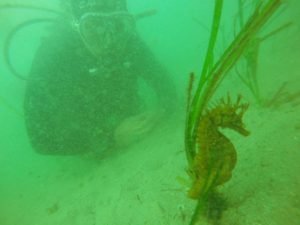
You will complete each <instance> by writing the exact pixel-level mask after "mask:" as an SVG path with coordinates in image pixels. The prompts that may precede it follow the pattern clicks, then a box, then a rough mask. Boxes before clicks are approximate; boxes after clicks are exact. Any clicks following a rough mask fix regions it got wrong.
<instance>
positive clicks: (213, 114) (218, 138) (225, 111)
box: [188, 97, 249, 199]
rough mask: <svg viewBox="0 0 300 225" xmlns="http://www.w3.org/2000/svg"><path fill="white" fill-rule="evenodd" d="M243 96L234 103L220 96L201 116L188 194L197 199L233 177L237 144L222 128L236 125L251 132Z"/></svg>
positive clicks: (245, 131)
mask: <svg viewBox="0 0 300 225" xmlns="http://www.w3.org/2000/svg"><path fill="white" fill-rule="evenodd" d="M240 100H241V97H238V100H237V102H236V103H235V104H231V101H230V98H229V97H228V102H225V101H224V100H221V101H220V103H219V104H218V105H217V106H216V107H215V108H213V109H212V110H208V111H207V112H206V113H205V114H204V115H203V116H202V119H201V120H200V122H199V125H198V129H197V149H198V152H197V153H196V156H195V158H194V161H193V165H192V168H190V174H191V176H192V179H193V184H192V187H191V188H190V190H189V192H188V195H189V197H191V198H195V199H197V198H199V196H201V195H202V194H204V193H207V192H208V191H209V190H210V189H211V188H215V187H216V186H218V185H221V184H224V183H225V182H227V181H228V180H230V178H231V176H232V171H233V169H234V167H235V165H236V162H237V154H236V150H235V147H234V145H233V144H232V143H231V141H230V140H229V139H228V138H227V137H225V135H223V134H222V133H221V132H220V131H219V128H220V127H222V128H230V129H234V130H235V131H237V132H239V133H240V134H242V135H245V136H247V135H248V134H249V132H248V131H247V130H246V129H245V128H244V124H243V123H242V117H243V114H244V112H245V111H246V109H247V108H248V104H241V105H240V104H239V103H240Z"/></svg>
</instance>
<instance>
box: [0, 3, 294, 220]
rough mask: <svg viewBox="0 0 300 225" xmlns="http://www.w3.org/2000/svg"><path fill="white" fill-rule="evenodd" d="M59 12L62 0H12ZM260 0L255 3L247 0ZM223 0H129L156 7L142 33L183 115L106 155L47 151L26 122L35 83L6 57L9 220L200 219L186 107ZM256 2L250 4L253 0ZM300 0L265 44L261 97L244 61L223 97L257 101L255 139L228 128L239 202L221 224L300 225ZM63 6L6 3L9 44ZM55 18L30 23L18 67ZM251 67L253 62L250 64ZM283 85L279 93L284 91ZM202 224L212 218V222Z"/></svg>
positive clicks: (4, 146) (234, 197)
mask: <svg viewBox="0 0 300 225" xmlns="http://www.w3.org/2000/svg"><path fill="white" fill-rule="evenodd" d="M237 2H238V1H234V0H229V1H224V11H223V15H222V24H221V29H220V35H219V39H218V43H217V47H216V50H217V54H221V52H222V51H223V50H224V46H227V44H229V43H230V41H231V40H232V38H233V37H234V33H235V31H234V23H235V18H236V17H237V13H238V4H237ZM6 3H10V4H13V3H15V4H24V5H26V4H28V5H35V6H41V7H46V8H51V9H57V10H59V9H60V1H54V0H53V1H50V0H48V1H46V0H43V1H42V0H40V1H5V0H1V2H0V5H3V4H6ZM247 5H251V1H246V11H247V10H248V8H247ZM213 6H214V1H210V0H201V1H200V0H189V1H184V0H178V1H163V0H153V1H141V0H140V1H138V0H129V1H128V8H129V11H130V12H132V13H139V12H142V11H145V10H148V9H156V10H157V14H156V15H154V16H152V17H149V18H146V19H144V20H142V21H140V22H138V24H137V28H138V31H139V33H140V34H141V36H142V38H143V39H144V40H145V42H146V43H147V45H148V46H149V48H150V49H151V50H152V51H153V53H154V54H155V56H156V57H157V59H158V60H159V61H160V62H161V63H163V64H164V65H165V66H166V67H167V69H168V70H169V72H170V74H171V75H172V80H173V81H174V82H175V85H176V89H177V93H178V97H177V98H176V99H175V98H174V101H177V105H178V107H177V108H176V112H174V113H173V115H172V119H171V120H170V121H169V122H168V123H167V124H163V125H161V126H160V127H157V128H155V131H154V132H152V133H151V134H150V135H148V136H147V137H146V138H143V139H142V140H140V141H139V142H137V143H134V144H133V145H131V146H128V147H126V148H123V149H118V151H117V152H114V153H113V154H112V155H109V156H107V157H105V158H104V159H102V160H101V161H96V160H92V159H90V158H86V157H80V156H45V155H39V154H37V153H36V152H34V150H33V149H32V147H31V145H30V143H29V140H28V137H27V133H26V128H25V124H24V118H23V100H24V90H25V87H26V81H23V80H20V79H18V78H17V77H15V76H14V75H13V74H12V73H11V71H9V69H8V67H7V65H6V64H5V60H4V57H3V54H0V123H1V130H0V225H17V224H22V225H40V224H43V225H52V224H53V225H54V224H62V225H68V224H70V225H71V224H72V225H95V224H100V225H119V224H120V225H121V224H122V225H141V224H145V225H146V224H148V225H152V224H161V225H165V224H166V225H167V224H172V225H175V224H178V225H184V224H189V220H190V217H191V215H192V213H193V210H194V207H195V201H194V200H192V199H189V198H188V197H187V195H186V191H187V187H186V186H185V184H184V182H178V180H180V179H178V177H186V171H185V168H186V159H185V153H184V125H185V105H186V98H187V93H186V89H187V86H188V79H189V78H188V77H189V73H190V72H195V74H196V76H197V74H200V71H201V66H202V64H203V60H204V57H205V52H206V49H207V44H208V39H209V29H210V24H211V21H212V15H213V14H212V13H213ZM248 7H249V8H251V7H250V6H248ZM299 12H300V2H299V1H297V0H286V1H284V4H283V7H282V9H281V10H280V11H279V13H276V15H275V16H274V17H273V18H272V19H271V22H269V23H268V24H267V26H266V27H265V28H264V29H263V31H262V32H261V36H264V34H267V33H269V32H271V31H272V30H274V29H276V28H277V27H279V26H281V25H282V24H285V23H287V22H292V25H291V26H290V27H288V28H286V29H284V30H283V31H281V32H279V33H277V34H275V35H274V36H272V37H270V38H268V39H267V40H266V41H264V42H263V43H262V44H261V48H260V53H259V54H260V55H259V60H258V81H259V87H260V90H261V96H262V98H263V99H265V100H266V102H267V103H268V104H260V103H258V102H257V100H256V99H255V98H254V97H253V94H252V93H251V91H250V90H249V88H248V87H247V85H245V83H243V82H242V80H241V79H239V77H238V76H237V73H236V71H235V70H234V69H233V70H232V71H231V72H230V74H229V76H228V77H226V79H225V80H224V82H223V83H222V85H221V86H220V88H219V90H218V92H217V97H221V96H226V95H227V93H228V92H229V93H230V94H231V95H232V96H235V95H237V94H242V96H243V99H244V101H247V102H249V103H250V108H249V110H248V111H247V113H246V114H245V119H244V122H245V124H246V125H247V128H248V130H250V132H251V135H250V136H249V137H247V138H244V137H240V136H239V135H237V134H236V133H233V132H231V131H227V130H225V131H224V132H225V133H226V135H228V136H229V137H230V139H231V140H232V142H233V143H234V145H235V147H236V150H237V154H238V162H237V166H236V168H235V170H234V172H233V177H232V179H231V180H230V181H229V182H228V183H226V184H225V185H224V186H223V187H221V192H222V193H223V194H224V196H226V200H227V201H228V206H227V208H226V210H225V211H224V213H223V215H222V218H221V219H220V221H218V224H236V225H239V224H241V225H242V224H243V225H247V224H249V225H264V224H268V225H283V224H288V225H298V224H299V221H300V191H299V190H300V177H299V171H300V117H299V112H300V93H299V92H300V89H299V87H300V13H299ZM34 18H53V14H51V13H49V14H47V13H45V12H39V11H34V10H32V11H31V10H24V9H22V8H20V9H12V8H9V9H8V8H4V9H1V8H0V49H1V52H3V50H4V47H5V46H4V43H5V39H6V37H7V35H8V34H9V32H10V31H11V30H12V29H13V28H14V27H15V26H16V25H18V24H19V23H21V22H23V21H25V20H28V19H34ZM47 29H48V25H47V24H38V25H33V26H29V27H28V28H26V29H23V30H21V31H20V32H19V33H17V34H16V36H15V37H14V39H13V42H12V44H11V49H10V52H11V58H12V61H13V64H14V66H15V68H17V70H18V71H20V72H21V73H22V74H24V75H26V74H28V72H29V70H30V66H31V63H32V59H33V56H34V53H35V50H36V49H37V47H38V45H39V43H40V41H41V39H42V38H43V36H45V35H47ZM240 67H242V64H241V65H240ZM283 85H284V88H285V89H284V91H282V92H279V94H278V95H276V93H278V90H279V89H280V88H281V87H283ZM199 224H210V222H209V221H207V220H206V219H205V218H203V219H202V220H201V221H200V222H199Z"/></svg>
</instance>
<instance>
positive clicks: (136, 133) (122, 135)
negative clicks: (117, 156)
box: [114, 112, 161, 146]
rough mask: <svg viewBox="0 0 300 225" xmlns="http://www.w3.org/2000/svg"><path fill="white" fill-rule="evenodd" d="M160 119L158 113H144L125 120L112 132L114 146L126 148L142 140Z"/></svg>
mask: <svg viewBox="0 0 300 225" xmlns="http://www.w3.org/2000/svg"><path fill="white" fill-rule="evenodd" d="M160 118H161V113H160V112H145V113H142V114H139V115H136V116H132V117H129V118H126V119H125V120H124V121H123V122H121V124H120V125H119V126H118V127H117V128H116V130H115V132H114V139H115V142H116V145H117V146H126V145H129V144H131V143H132V142H134V141H137V140H139V139H141V138H143V137H144V136H145V135H147V134H148V133H149V132H150V131H151V130H152V129H153V128H154V127H155V125H157V123H158V121H159V119H160Z"/></svg>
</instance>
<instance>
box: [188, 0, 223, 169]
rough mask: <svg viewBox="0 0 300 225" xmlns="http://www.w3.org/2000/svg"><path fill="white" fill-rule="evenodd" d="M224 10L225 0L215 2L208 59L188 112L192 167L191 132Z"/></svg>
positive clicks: (189, 153) (189, 157)
mask: <svg viewBox="0 0 300 225" xmlns="http://www.w3.org/2000/svg"><path fill="white" fill-rule="evenodd" d="M222 9H223V0H215V7H214V15H213V22H212V27H211V32H210V39H209V44H208V48H207V52H206V57H205V61H204V64H203V68H202V72H201V77H200V82H199V85H198V88H197V90H196V93H195V96H194V98H193V100H192V103H191V106H190V110H191V112H189V111H188V112H187V113H188V118H187V124H186V127H187V129H186V132H185V134H186V140H187V141H186V144H187V146H186V155H187V160H188V163H189V165H191V163H192V160H191V159H193V158H194V156H195V149H194V147H193V144H192V143H193V141H192V140H191V139H190V137H191V133H190V132H191V130H193V125H195V123H194V122H193V121H195V119H196V117H197V114H198V113H199V110H198V108H199V107H197V106H198V105H199V100H200V99H201V98H200V94H201V90H202V89H203V86H204V85H205V82H206V81H207V79H208V78H209V77H208V74H209V69H210V68H211V67H212V65H213V60H214V59H213V57H214V48H215V44H216V41H217V36H218V31H219V27H220V21H221V15H222ZM191 141H192V142H191Z"/></svg>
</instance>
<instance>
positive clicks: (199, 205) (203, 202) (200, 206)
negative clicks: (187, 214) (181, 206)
mask: <svg viewBox="0 0 300 225" xmlns="http://www.w3.org/2000/svg"><path fill="white" fill-rule="evenodd" d="M206 202H207V198H206V197H205V198H201V199H199V200H198V201H197V205H196V208H195V210H194V212H193V215H192V218H191V221H190V223H189V225H195V224H196V223H197V222H198V219H199V215H200V212H202V211H203V209H204V208H205V205H206Z"/></svg>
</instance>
